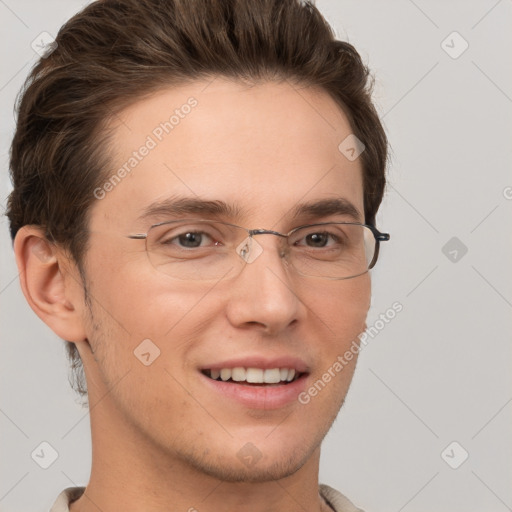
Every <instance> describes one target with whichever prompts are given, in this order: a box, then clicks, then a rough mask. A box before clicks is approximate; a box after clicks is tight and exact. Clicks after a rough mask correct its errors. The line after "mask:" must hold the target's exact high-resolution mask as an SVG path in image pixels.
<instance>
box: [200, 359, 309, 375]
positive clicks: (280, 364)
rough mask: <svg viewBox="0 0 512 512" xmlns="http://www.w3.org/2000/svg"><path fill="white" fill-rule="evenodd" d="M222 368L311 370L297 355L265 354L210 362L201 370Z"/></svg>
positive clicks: (303, 371)
mask: <svg viewBox="0 0 512 512" xmlns="http://www.w3.org/2000/svg"><path fill="white" fill-rule="evenodd" d="M222 368H262V369H264V370H270V369H272V368H294V369H295V371H297V372H298V373H306V372H308V371H309V367H308V365H307V364H306V363H305V362H304V361H303V360H302V359H299V358H297V357H290V356H282V357H276V358H272V359H268V358H265V357H263V356H250V357H240V358H237V359H229V360H226V361H221V362H216V363H210V364H209V365H208V366H204V367H202V368H201V370H222Z"/></svg>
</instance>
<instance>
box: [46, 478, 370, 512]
mask: <svg viewBox="0 0 512 512" xmlns="http://www.w3.org/2000/svg"><path fill="white" fill-rule="evenodd" d="M84 491H85V487H67V488H66V489H64V490H63V491H62V492H61V493H60V494H59V496H58V497H57V499H56V500H55V503H54V504H53V506H52V508H51V509H50V512H69V505H70V503H72V502H73V501H75V500H77V499H78V498H80V496H81V495H82V494H83V492H84ZM319 492H320V496H322V498H324V500H325V501H326V502H327V504H328V505H329V506H330V507H331V508H332V509H333V510H335V511H336V512H363V511H362V510H361V509H360V508H357V507H356V506H355V505H354V504H353V503H352V502H351V501H350V500H349V499H348V498H346V497H345V496H344V495H343V494H341V492H339V491H337V490H336V489H333V488H332V487H329V486H328V485H324V484H320V487H319Z"/></svg>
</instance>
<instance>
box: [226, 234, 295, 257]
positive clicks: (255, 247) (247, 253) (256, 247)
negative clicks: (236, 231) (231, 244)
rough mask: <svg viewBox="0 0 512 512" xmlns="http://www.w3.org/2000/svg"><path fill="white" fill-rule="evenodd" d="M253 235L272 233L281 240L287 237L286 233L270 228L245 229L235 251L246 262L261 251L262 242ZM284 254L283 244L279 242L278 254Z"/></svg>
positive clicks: (282, 255)
mask: <svg viewBox="0 0 512 512" xmlns="http://www.w3.org/2000/svg"><path fill="white" fill-rule="evenodd" d="M247 235H248V236H247ZM255 235H274V236H277V237H279V239H280V240H283V241H286V240H287V239H288V237H287V235H284V234H282V233H279V232H278V231H273V230H271V229H246V230H245V239H244V240H243V241H242V242H241V243H239V244H238V245H237V247H236V252H237V253H238V255H239V256H240V257H241V258H242V259H243V260H244V261H245V262H246V263H252V262H253V261H254V260H255V259H256V258H257V257H258V256H260V254H262V253H263V243H260V242H258V241H257V240H256V238H255ZM278 243H279V242H278ZM285 255H286V251H285V250H283V245H282V243H281V244H279V256H280V257H284V256H285Z"/></svg>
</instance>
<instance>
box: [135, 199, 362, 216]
mask: <svg viewBox="0 0 512 512" xmlns="http://www.w3.org/2000/svg"><path fill="white" fill-rule="evenodd" d="M247 213H248V211H247V210H246V209H244V208H242V207H241V206H240V205H238V204H230V203H226V202H224V201H221V200H206V199H200V198H196V197H175V198H168V199H164V200H160V201H155V202H154V203H151V204H150V205H148V206H147V207H146V208H144V210H143V212H142V214H141V215H140V217H139V219H138V220H148V219H156V218H159V217H175V216H182V215H204V216H206V217H217V218H221V217H224V218H229V219H238V218H240V217H245V216H246V215H247ZM288 215H289V216H291V218H292V219H294V220H297V219H299V218H300V219H303V218H305V219H307V220H308V221H311V220H319V219H322V218H324V217H329V216H334V215H342V216H348V217H350V218H351V219H352V220H353V221H355V222H362V216H361V214H360V212H359V210H358V209H357V208H356V207H355V206H354V205H353V204H352V203H351V202H350V201H348V200H347V199H345V198H343V197H336V198H330V199H320V200H318V201H312V202H307V203H299V204H297V205H296V206H294V207H293V208H292V209H291V211H290V212H289V213H288Z"/></svg>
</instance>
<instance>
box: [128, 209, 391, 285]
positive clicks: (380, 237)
mask: <svg viewBox="0 0 512 512" xmlns="http://www.w3.org/2000/svg"><path fill="white" fill-rule="evenodd" d="M187 221H192V222H214V223H220V224H224V225H226V226H232V227H234V228H238V229H243V230H244V231H245V232H246V233H247V234H248V237H249V238H251V239H252V237H253V236H254V235H275V236H279V237H282V238H286V239H288V238H289V237H290V236H291V235H292V234H293V233H295V232H296V231H298V230H299V229H303V228H308V227H315V226H325V225H329V224H341V225H350V226H362V227H364V228H368V229H369V230H370V231H371V232H372V234H373V236H374V238H375V252H374V254H373V258H372V261H371V262H370V263H369V264H368V268H367V269H366V270H365V271H364V272H362V273H360V274H356V275H355V276H349V277H325V276H316V277H321V278H323V279H331V280H344V279H352V278H354V277H358V276H360V275H363V274H366V273H367V272H368V271H369V270H371V269H372V268H373V267H374V266H375V265H376V263H377V259H378V256H379V250H380V243H381V242H387V241H388V240H389V239H390V238H391V235H390V234H389V233H382V232H381V231H379V230H378V229H377V228H376V227H375V226H372V225H371V224H363V223H361V222H319V223H315V224H304V225H302V226H298V227H296V228H293V229H292V230H290V231H289V232H288V233H286V234H284V233H279V231H274V230H272V229H260V228H258V229H248V228H245V227H243V226H238V225H236V224H232V223H230V222H224V221H219V220H214V219H188V218H187V219H174V220H166V221H162V222H158V223H156V224H153V225H151V226H150V227H149V228H148V230H147V231H146V232H145V233H135V234H133V235H126V238H130V239H132V240H145V241H146V242H145V247H146V254H147V255H148V257H149V254H148V246H147V239H148V235H149V232H150V231H151V230H152V229H153V228H156V227H159V226H163V225H165V224H172V223H175V222H187ZM280 256H281V257H283V256H284V254H282V253H281V254H280ZM242 259H243V258H242ZM299 273H300V272H299ZM301 275H304V276H305V277H315V276H308V275H307V274H301Z"/></svg>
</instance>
